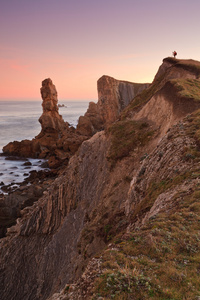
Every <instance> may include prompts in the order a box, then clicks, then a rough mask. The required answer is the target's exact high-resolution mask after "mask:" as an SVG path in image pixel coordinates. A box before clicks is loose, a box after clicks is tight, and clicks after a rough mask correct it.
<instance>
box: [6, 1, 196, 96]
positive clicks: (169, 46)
mask: <svg viewBox="0 0 200 300" xmlns="http://www.w3.org/2000/svg"><path fill="white" fill-rule="evenodd" d="M199 11H200V1H199V0H191V1H186V0H174V1H172V0H169V1H163V0H141V1H137V0H124V1H121V0H102V1H95V0H85V1H82V0H73V1H72V0H58V1H53V0H48V1H47V0H41V1H30V0H19V1H15V0H8V1H1V3H0V26H1V31H0V38H1V44H0V53H1V55H0V100H40V99H41V96H40V87H41V82H42V81H43V80H44V79H45V78H51V79H52V81H53V83H54V84H55V86H56V89H57V92H58V98H59V99H62V100H89V101H90V100H94V101H95V100H96V99H97V80H98V79H99V78H100V77H101V76H103V75H109V76H112V77H114V78H116V79H119V80H126V81H131V82H138V83H143V82H152V80H153V78H154V76H155V74H156V72H157V70H158V67H159V66H160V65H161V64H162V60H163V58H165V57H167V56H171V55H172V51H173V50H176V51H177V53H178V55H177V58H181V59H195V60H200V40H199V28H200V26H199V25H200V19H199Z"/></svg>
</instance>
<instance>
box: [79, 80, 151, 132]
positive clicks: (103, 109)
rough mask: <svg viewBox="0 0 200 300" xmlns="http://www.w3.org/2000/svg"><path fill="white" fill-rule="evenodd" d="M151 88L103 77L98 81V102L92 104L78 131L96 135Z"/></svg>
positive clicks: (80, 119)
mask: <svg viewBox="0 0 200 300" xmlns="http://www.w3.org/2000/svg"><path fill="white" fill-rule="evenodd" d="M148 87H149V84H148V83H133V82H128V81H122V80H117V79H115V78H113V77H110V76H106V75H104V76H102V77H101V78H100V79H99V80H98V81H97V90H98V102H97V103H94V102H90V104H89V107H88V110H87V112H86V114H85V115H84V116H82V117H80V118H79V122H78V126H77V131H78V132H80V133H83V134H85V133H86V134H90V135H92V134H94V133H96V132H97V131H99V130H102V129H105V128H107V127H108V126H109V125H110V124H112V123H113V122H114V121H116V120H117V119H118V118H119V115H120V113H121V111H122V110H123V109H124V108H125V107H126V106H127V105H128V104H129V103H130V102H131V101H132V100H133V98H134V97H135V96H137V95H138V94H139V93H141V92H142V91H143V90H145V89H147V88H148Z"/></svg>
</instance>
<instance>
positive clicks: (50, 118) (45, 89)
mask: <svg viewBox="0 0 200 300" xmlns="http://www.w3.org/2000/svg"><path fill="white" fill-rule="evenodd" d="M40 91H41V96H42V100H43V103H42V107H43V114H42V115H41V117H40V118H39V122H40V124H41V126H42V131H41V134H45V133H52V132H60V131H63V130H64V129H65V128H66V123H65V122H64V120H63V118H62V116H61V115H59V113H58V98H57V91H56V87H55V85H54V84H53V83H52V80H51V79H50V78H48V79H45V80H43V81H42V87H41V89H40Z"/></svg>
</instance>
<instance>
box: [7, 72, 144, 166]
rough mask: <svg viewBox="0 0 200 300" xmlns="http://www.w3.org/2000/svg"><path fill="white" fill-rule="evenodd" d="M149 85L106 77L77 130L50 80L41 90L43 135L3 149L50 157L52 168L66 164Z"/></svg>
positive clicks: (15, 142) (23, 155)
mask: <svg viewBox="0 0 200 300" xmlns="http://www.w3.org/2000/svg"><path fill="white" fill-rule="evenodd" d="M148 86H149V84H138V83H130V82H123V81H119V80H116V79H114V78H112V77H109V76H103V77H102V78H100V79H99V81H98V102H97V104H96V103H94V102H91V103H90V104H89V107H88V110H87V112H86V114H85V115H84V116H81V117H80V118H79V122H78V125H77V128H76V129H75V128H73V127H69V124H68V123H67V122H64V120H63V118H62V116H61V115H59V112H58V98H57V91H56V87H55V85H54V84H53V82H52V80H51V79H50V78H48V79H45V80H44V81H43V82H42V87H41V89H40V91H41V96H42V100H43V102H42V107H43V113H42V115H41V117H40V118H39V122H40V123H41V127H42V128H41V132H40V134H39V135H38V136H36V137H35V138H34V139H32V140H31V141H30V140H23V141H21V142H18V141H14V142H10V143H9V144H8V145H6V146H4V147H3V152H4V153H5V155H15V156H21V157H35V158H37V157H39V158H46V159H48V161H49V165H50V167H53V168H56V167H58V166H61V165H63V164H64V165H66V164H67V163H68V160H69V158H70V157H71V156H72V155H73V154H74V153H75V152H76V151H77V150H78V148H79V146H80V145H81V143H82V142H83V141H84V140H87V139H88V138H90V137H91V136H92V135H93V134H95V133H96V132H98V131H101V130H103V129H104V128H106V127H107V125H108V124H111V123H112V122H114V121H115V120H116V119H117V118H118V116H119V114H120V112H121V111H122V109H123V108H124V107H125V106H127V105H128V103H129V102H130V101H131V100H132V99H133V98H134V96H135V95H137V94H138V93H139V92H141V91H142V90H144V89H145V88H147V87H148Z"/></svg>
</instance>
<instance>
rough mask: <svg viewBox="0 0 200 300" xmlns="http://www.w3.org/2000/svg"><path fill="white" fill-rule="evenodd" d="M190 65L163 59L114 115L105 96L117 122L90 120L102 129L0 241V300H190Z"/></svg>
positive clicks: (195, 263)
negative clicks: (150, 78) (151, 78)
mask: <svg viewBox="0 0 200 300" xmlns="http://www.w3.org/2000/svg"><path fill="white" fill-rule="evenodd" d="M199 64H200V63H198V62H194V63H193V61H190V60H189V61H185V60H174V59H172V58H166V59H164V62H163V65H162V66H161V67H160V68H159V71H158V73H157V75H156V76H155V79H154V81H153V82H152V84H151V85H150V86H148V87H146V88H145V89H143V90H142V91H141V92H140V93H138V94H137V93H136V95H135V96H134V98H133V99H132V100H130V102H129V103H128V104H127V105H126V107H125V108H123V105H121V106H119V107H121V108H120V109H121V111H120V109H119V107H116V102H115V99H114V97H113V98H112V99H110V100H111V101H113V104H112V105H113V106H112V105H111V107H116V111H118V114H117V115H115V116H114V115H113V114H108V112H104V114H103V113H102V114H101V117H100V118H99V119H97V124H96V125H95V123H94V121H95V120H96V119H95V118H94V119H92V118H91V119H90V120H93V121H91V123H90V124H89V125H90V126H91V124H92V126H93V127H90V128H95V126H97V127H98V126H102V124H105V123H104V121H103V120H104V119H103V118H104V117H103V116H105V120H108V122H106V125H105V128H101V131H98V132H96V133H93V136H92V137H91V138H88V139H87V140H85V141H83V142H82V144H81V145H80V147H79V148H78V150H77V151H76V153H75V154H74V155H73V156H71V158H70V159H69V163H68V165H67V166H66V167H65V169H63V171H62V173H61V174H60V175H59V176H58V177H57V178H56V179H55V181H54V182H53V183H52V184H51V186H49V187H48V189H47V190H46V191H45V192H44V194H43V196H42V197H41V198H40V199H39V200H38V201H37V202H35V203H34V204H33V205H32V206H30V207H26V208H24V209H23V210H22V211H21V215H20V217H19V218H18V219H17V222H16V225H14V226H12V227H10V228H9V229H8V231H7V236H6V237H5V238H3V239H1V250H0V252H1V262H0V266H1V281H0V284H1V285H0V288H1V290H2V299H7V298H9V297H10V298H11V299H20V300H21V299H40V300H41V299H51V300H53V299H99V298H103V299H110V298H113V299H130V298H135V299H149V298H151V297H154V299H172V298H173V299H181V298H182V295H186V297H187V299H195V297H199V296H200V294H199V285H200V280H199V265H200V260H199V251H200V242H199V225H198V224H199V221H200V205H199V181H200V174H199V161H200V152H199V145H200V134H199V132H200V113H199V108H200V82H199V75H200V67H199ZM106 80H107V79H106V78H103V80H102V82H105V81H106ZM109 80H111V82H112V87H113V89H114V90H115V91H116V89H115V85H116V84H118V83H116V82H115V81H112V79H110V78H108V81H109ZM113 85H114V86H113ZM119 85H120V83H119ZM119 85H118V87H119ZM128 90H129V89H128ZM117 91H119V88H117ZM105 93H106V94H107V95H109V90H108V91H105ZM108 98H109V97H108ZM108 98H106V99H104V97H101V101H100V104H99V105H97V104H96V105H93V104H91V110H92V111H93V114H95V112H96V111H98V110H100V107H101V105H103V104H104V103H105V102H106V100H107V99H108ZM131 98H132V96H130V99H131ZM118 99H122V98H120V97H118ZM104 100H105V101H104ZM119 103H122V102H120V101H119ZM97 107H98V108H97ZM105 107H106V106H105ZM93 116H94V115H93ZM113 116H114V119H112V118H113ZM86 117H88V115H86ZM91 117H92V115H91ZM116 119H117V120H116ZM111 120H112V121H111ZM88 128H89V127H88ZM77 130H80V128H79V129H78V128H77ZM94 131H95V130H94ZM19 269H20V270H21V276H19V273H18V270H19Z"/></svg>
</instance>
